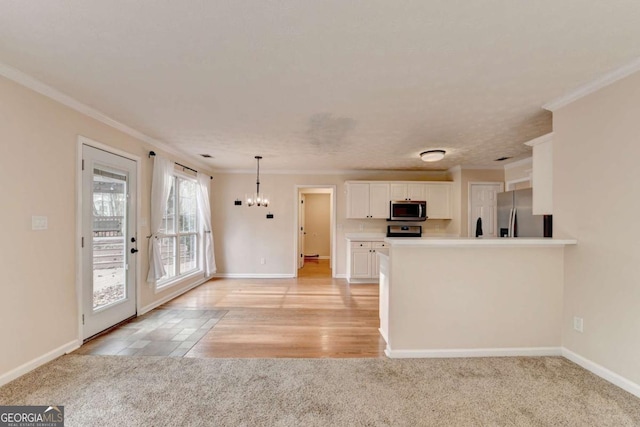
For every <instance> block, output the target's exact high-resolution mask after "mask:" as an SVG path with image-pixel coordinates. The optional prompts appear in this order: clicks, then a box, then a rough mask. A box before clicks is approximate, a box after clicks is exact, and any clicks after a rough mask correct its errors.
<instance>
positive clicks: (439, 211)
mask: <svg viewBox="0 0 640 427" xmlns="http://www.w3.org/2000/svg"><path fill="white" fill-rule="evenodd" d="M452 184H453V183H452V182H449V181H442V182H439V181H347V182H346V189H347V218H351V219H367V218H369V219H372V218H379V219H385V218H388V217H389V202H390V201H391V200H426V201H427V216H428V218H427V219H452V218H453V208H452V206H451V203H452V188H453V187H452Z"/></svg>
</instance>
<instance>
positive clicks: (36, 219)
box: [31, 215, 49, 230]
mask: <svg viewBox="0 0 640 427" xmlns="http://www.w3.org/2000/svg"><path fill="white" fill-rule="evenodd" d="M47 228H49V225H48V218H47V217H46V216H36V215H34V216H32V217H31V229H32V230H46V229H47Z"/></svg>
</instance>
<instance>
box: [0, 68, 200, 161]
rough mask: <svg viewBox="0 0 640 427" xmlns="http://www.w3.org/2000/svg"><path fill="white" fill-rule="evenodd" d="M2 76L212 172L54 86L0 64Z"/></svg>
mask: <svg viewBox="0 0 640 427" xmlns="http://www.w3.org/2000/svg"><path fill="white" fill-rule="evenodd" d="M0 76H3V77H5V78H7V79H9V80H12V81H14V82H16V83H18V84H20V85H22V86H24V87H26V88H28V89H31V90H32V91H34V92H37V93H39V94H40V95H44V96H46V97H47V98H49V99H52V100H54V101H56V102H59V103H60V104H62V105H64V106H66V107H69V108H71V109H72V110H75V111H77V112H79V113H81V114H84V115H85V116H87V117H91V118H92V119H95V120H97V121H99V122H101V123H103V124H105V125H107V126H110V127H112V128H114V129H117V130H119V131H120V132H123V133H125V134H127V135H129V136H132V137H134V138H136V139H138V140H140V141H143V142H145V143H147V144H149V145H151V146H152V148H155V149H158V150H162V151H164V152H166V153H170V154H173V155H174V156H177V157H180V158H183V159H188V160H189V161H190V162H191V163H192V164H194V165H195V166H197V167H198V168H202V169H204V170H205V171H207V172H211V171H212V168H211V166H210V165H207V164H206V163H203V162H202V161H200V159H198V158H197V157H195V156H194V155H193V154H189V153H186V152H183V151H181V150H177V149H175V148H174V147H172V146H170V145H169V144H167V143H165V142H162V141H159V140H157V139H155V138H152V137H150V136H149V135H146V134H144V133H142V132H140V131H138V130H136V129H134V128H132V127H130V126H127V125H125V124H124V123H121V122H119V121H117V120H115V119H112V118H111V117H109V116H107V115H106V114H104V113H103V112H102V111H99V110H97V109H95V108H93V107H90V106H88V105H86V104H84V103H82V102H80V101H78V100H77V99H75V98H73V97H71V96H69V95H67V94H65V93H63V92H60V91H59V90H57V89H55V88H53V87H52V86H49V85H47V84H46V83H43V82H41V81H40V80H38V79H35V78H33V77H31V76H30V75H28V74H25V73H23V72H22V71H20V70H18V69H16V68H13V67H11V66H9V65H7V64H4V63H2V62H0Z"/></svg>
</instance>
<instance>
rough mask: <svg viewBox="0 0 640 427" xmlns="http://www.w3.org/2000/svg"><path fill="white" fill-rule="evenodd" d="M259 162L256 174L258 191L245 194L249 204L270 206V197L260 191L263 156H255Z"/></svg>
mask: <svg viewBox="0 0 640 427" xmlns="http://www.w3.org/2000/svg"><path fill="white" fill-rule="evenodd" d="M255 159H256V162H257V164H258V172H257V174H256V192H255V193H253V194H247V195H245V200H246V203H247V206H264V207H267V206H269V198H268V197H267V195H266V194H264V193H261V192H260V159H262V156H255Z"/></svg>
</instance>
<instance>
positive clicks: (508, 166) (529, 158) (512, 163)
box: [503, 157, 533, 170]
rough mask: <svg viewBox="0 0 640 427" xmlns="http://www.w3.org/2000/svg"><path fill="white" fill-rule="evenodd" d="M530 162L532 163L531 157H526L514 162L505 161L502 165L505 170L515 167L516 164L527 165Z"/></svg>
mask: <svg viewBox="0 0 640 427" xmlns="http://www.w3.org/2000/svg"><path fill="white" fill-rule="evenodd" d="M532 163H533V157H527V158H524V159H520V160H516V161H515V162H511V163H507V164H506V165H504V166H503V167H504V169H505V170H507V169H513V168H517V167H518V166H522V165H529V164H532Z"/></svg>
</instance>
